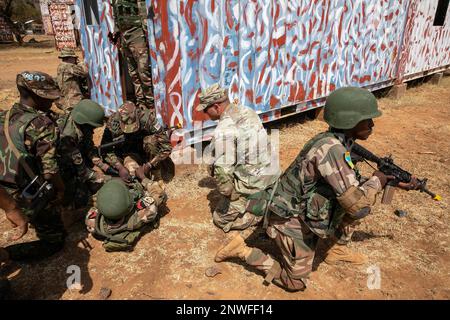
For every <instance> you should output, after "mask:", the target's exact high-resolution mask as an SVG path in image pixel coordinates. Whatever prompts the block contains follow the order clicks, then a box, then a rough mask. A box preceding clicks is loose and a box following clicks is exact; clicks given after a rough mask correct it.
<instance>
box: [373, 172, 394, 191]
mask: <svg viewBox="0 0 450 320" xmlns="http://www.w3.org/2000/svg"><path fill="white" fill-rule="evenodd" d="M372 176H375V177H377V178H378V179H379V180H380V183H381V187H382V188H384V186H385V185H386V183H388V182H389V181H390V180H393V179H395V177H394V176H388V175H385V174H384V173H383V172H381V171H378V170H377V171H375V172H374V173H373V174H372Z"/></svg>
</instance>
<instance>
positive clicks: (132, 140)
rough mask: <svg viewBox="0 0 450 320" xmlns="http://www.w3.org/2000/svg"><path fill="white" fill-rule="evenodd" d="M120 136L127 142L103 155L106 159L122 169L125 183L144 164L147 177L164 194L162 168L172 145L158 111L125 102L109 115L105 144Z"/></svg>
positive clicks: (110, 163) (103, 140)
mask: <svg viewBox="0 0 450 320" xmlns="http://www.w3.org/2000/svg"><path fill="white" fill-rule="evenodd" d="M120 138H124V143H122V144H120V145H117V146H115V147H114V148H113V149H112V150H109V151H108V152H107V153H106V156H105V157H104V160H105V162H106V163H107V164H108V165H110V166H112V167H113V168H115V169H116V170H117V171H119V175H120V177H121V178H122V180H123V181H124V182H129V181H131V179H132V176H134V175H135V171H136V168H138V167H139V166H143V167H144V171H145V172H147V175H148V176H147V177H148V178H149V179H150V180H152V181H154V183H155V185H156V184H157V185H159V186H160V189H161V194H162V193H164V189H165V186H164V182H163V180H162V173H161V170H162V165H163V162H165V161H171V159H170V153H171V152H172V145H171V144H170V140H169V136H168V134H167V132H166V131H164V129H163V128H162V126H161V125H160V123H159V122H158V120H157V119H156V115H155V111H154V110H148V109H145V110H143V109H140V108H138V107H136V105H135V104H134V103H132V102H125V103H124V104H123V105H122V106H121V107H120V108H119V110H118V111H117V112H115V113H114V114H112V115H111V117H110V118H109V120H108V123H107V125H106V128H105V132H104V133H103V138H102V144H105V143H110V142H113V141H115V140H117V139H120ZM100 166H101V167H103V166H104V165H103V164H100Z"/></svg>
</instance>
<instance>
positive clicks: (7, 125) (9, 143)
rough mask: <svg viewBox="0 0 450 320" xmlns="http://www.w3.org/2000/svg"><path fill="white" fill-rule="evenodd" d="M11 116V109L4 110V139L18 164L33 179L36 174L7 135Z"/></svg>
mask: <svg viewBox="0 0 450 320" xmlns="http://www.w3.org/2000/svg"><path fill="white" fill-rule="evenodd" d="M10 117H11V109H9V110H8V111H7V112H6V118H5V126H4V128H3V130H4V132H5V136H6V141H7V142H8V145H9V147H10V148H11V151H12V152H13V153H14V155H15V156H16V158H17V160H18V161H19V162H20V164H21V165H22V167H23V168H24V169H25V172H26V173H27V175H28V177H29V178H30V179H31V180H33V179H34V178H35V177H36V174H35V173H34V172H33V170H32V169H31V167H30V166H29V165H28V163H27V162H26V161H24V159H23V157H22V155H21V154H20V151H19V150H17V147H16V145H15V144H14V142H13V141H12V139H11V136H10V135H9V119H10Z"/></svg>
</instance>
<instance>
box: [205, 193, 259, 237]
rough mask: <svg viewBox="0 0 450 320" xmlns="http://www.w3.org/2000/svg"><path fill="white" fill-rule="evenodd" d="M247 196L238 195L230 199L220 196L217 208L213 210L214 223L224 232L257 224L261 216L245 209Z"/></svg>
mask: <svg viewBox="0 0 450 320" xmlns="http://www.w3.org/2000/svg"><path fill="white" fill-rule="evenodd" d="M246 206H247V198H246V197H243V196H240V197H239V198H238V199H237V200H234V201H231V200H230V199H229V198H228V197H225V196H222V199H221V200H220V202H219V204H218V206H217V208H216V209H215V210H214V212H213V222H214V224H215V225H216V226H217V227H219V228H221V229H222V230H223V231H225V232H229V231H230V230H245V229H247V228H249V227H251V226H254V225H256V224H258V223H259V222H260V221H261V220H262V217H258V216H255V215H254V214H252V213H250V212H247V211H245V209H246Z"/></svg>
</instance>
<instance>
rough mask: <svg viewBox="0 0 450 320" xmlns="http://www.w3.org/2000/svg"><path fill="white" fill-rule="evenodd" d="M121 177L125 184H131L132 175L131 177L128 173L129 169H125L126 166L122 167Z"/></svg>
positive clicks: (120, 170) (120, 169)
mask: <svg viewBox="0 0 450 320" xmlns="http://www.w3.org/2000/svg"><path fill="white" fill-rule="evenodd" d="M118 170H119V177H120V178H121V179H122V180H123V181H124V182H125V183H129V182H131V180H132V179H131V175H130V171H128V169H127V168H125V167H124V166H121V167H120V168H119V169H118Z"/></svg>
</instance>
